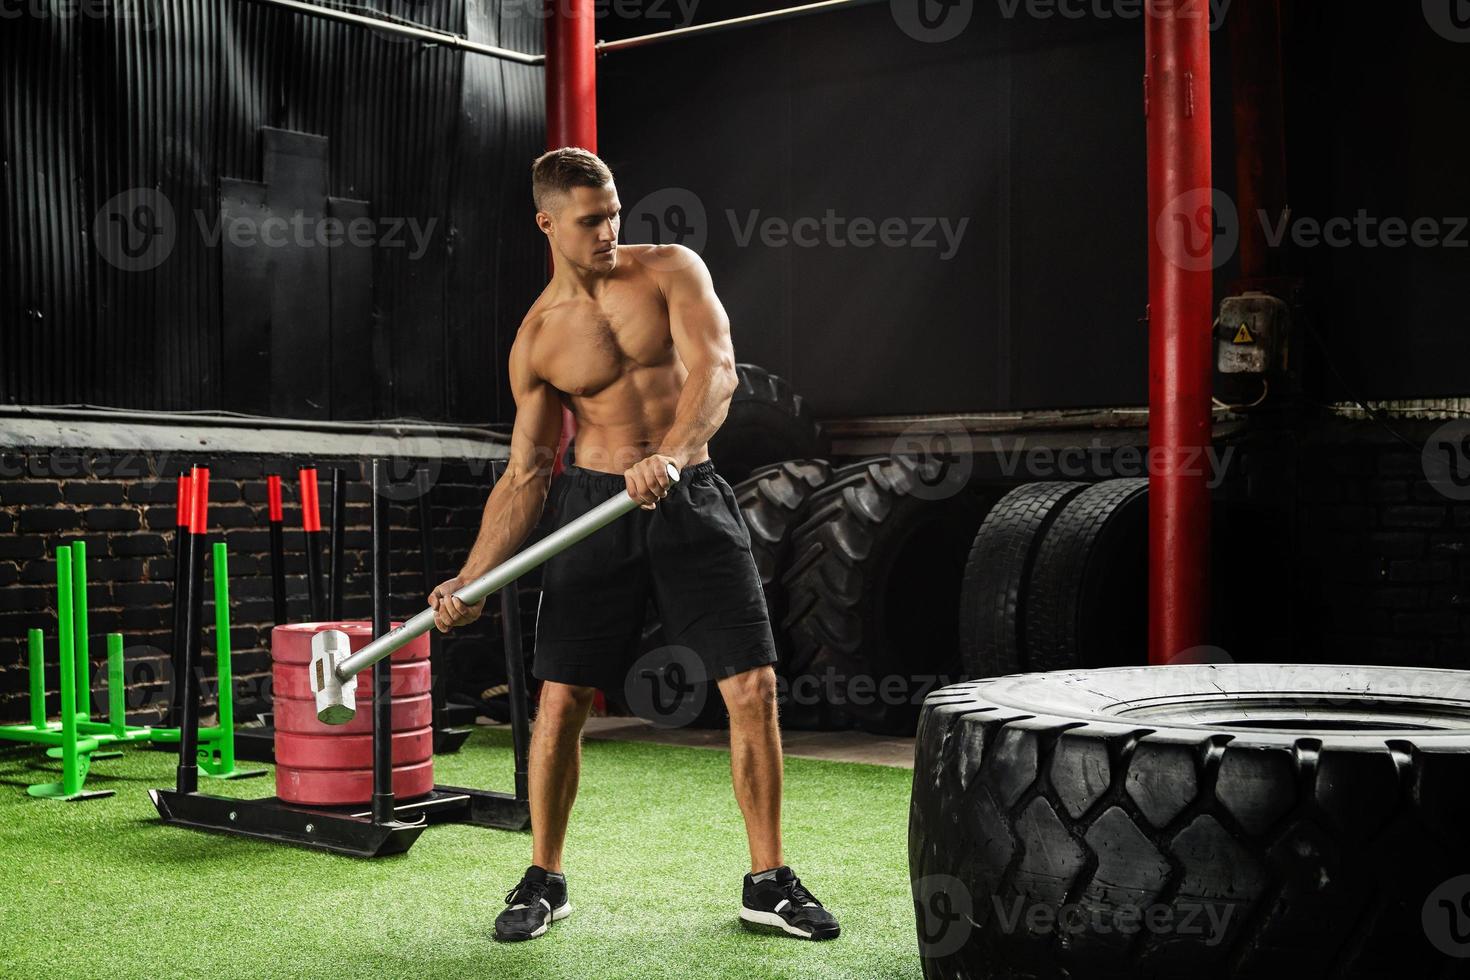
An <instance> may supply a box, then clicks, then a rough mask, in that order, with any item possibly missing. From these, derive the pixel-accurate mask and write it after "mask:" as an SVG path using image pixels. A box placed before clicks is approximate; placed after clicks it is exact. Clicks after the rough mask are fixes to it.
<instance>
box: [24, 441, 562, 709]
mask: <svg viewBox="0 0 1470 980" xmlns="http://www.w3.org/2000/svg"><path fill="white" fill-rule="evenodd" d="M196 464H197V465H208V466H209V467H210V476H211V480H210V511H209V540H210V542H211V543H212V542H214V541H221V540H223V541H224V542H226V544H227V545H228V547H229V563H230V593H231V606H232V608H231V617H232V618H231V644H232V652H233V658H234V659H233V664H234V673H235V679H236V681H235V685H236V695H237V705H239V708H238V709H237V717H239V718H241V719H248V718H249V717H251V712H252V711H253V710H255V709H257V708H258V707H259V706H260V705H259V701H260V698H261V696H262V694H264V693H268V688H266V687H265V686H264V685H263V683H262V682H263V681H265V680H266V679H267V678H268V677H269V675H270V659H269V653H268V641H269V636H270V629H271V626H272V625H273V624H272V615H273V603H272V599H271V580H270V537H269V530H268V528H269V524H268V521H267V513H266V506H267V505H266V484H265V475H266V473H269V472H277V473H280V474H281V475H282V483H283V488H284V496H285V517H286V524H285V527H286V533H285V536H284V537H285V546H286V572H287V579H286V588H287V596H288V601H289V612H290V618H291V619H292V620H293V621H301V620H305V619H307V618H309V615H308V607H307V591H306V575H305V572H306V567H305V561H306V559H305V552H304V538H303V534H302V532H301V529H300V528H301V512H300V507H299V504H298V502H297V499H296V498H297V486H296V482H297V481H296V473H297V470H298V469H299V468H300V467H301V466H302V465H307V464H315V465H316V466H317V467H318V470H319V474H320V497H321V517H322V525H323V528H324V530H325V529H327V528H328V527H329V525H330V520H331V506H332V501H331V479H330V469H331V468H332V467H333V466H340V467H341V468H343V469H344V470H346V472H347V478H348V484H347V493H346V499H347V517H346V533H345V548H346V563H345V567H346V585H345V589H344V613H345V615H346V617H347V618H349V619H367V618H369V616H370V613H371V598H370V588H371V581H370V572H371V565H370V556H369V554H368V550H367V549H368V546H369V543H370V532H369V522H370V520H371V509H370V508H371V505H370V497H371V491H370V489H369V487H368V485H367V484H366V483H365V482H363V476H364V474H365V472H366V465H367V464H366V462H365V461H363V460H359V459H330V458H322V457H316V458H312V459H310V460H307V459H303V458H301V457H288V456H280V457H263V456H243V455H236V456H222V455H219V454H214V455H210V456H208V457H205V456H189V455H180V454H172V453H170V454H157V453H108V452H101V451H79V452H78V451H71V450H55V451H50V452H9V453H5V454H3V455H0V721H18V720H23V719H25V718H26V717H28V712H29V708H28V704H29V693H28V691H29V688H28V681H27V670H26V663H27V653H26V645H25V637H26V630H27V629H28V628H30V627H40V628H41V629H43V630H45V633H46V652H47V656H46V663H47V685H46V686H47V691H48V710H49V712H51V713H52V714H53V715H54V714H55V712H56V710H57V694H56V692H57V688H58V685H59V676H58V673H57V663H56V608H55V601H56V588H55V581H56V566H55V560H54V553H55V549H56V548H57V547H58V546H60V545H62V544H64V543H68V542H72V541H78V540H80V541H85V542H86V543H87V553H88V565H87V569H88V575H89V600H90V601H89V608H90V611H91V629H90V634H91V636H92V644H91V653H92V654H93V665H94V667H93V674H94V677H95V678H96V681H95V683H94V689H95V690H96V692H97V694H96V695H95V696H94V705H95V707H94V712H93V713H94V716H95V715H97V714H99V713H100V712H101V711H104V710H105V700H104V698H105V695H104V694H103V693H102V688H103V684H104V680H105V677H106V666H105V665H106V659H105V652H106V648H105V645H104V641H103V635H104V634H106V633H108V632H121V633H122V634H123V636H124V643H125V648H126V653H125V660H126V663H127V665H128V670H127V674H128V678H129V695H128V703H129V709H130V714H131V715H132V717H133V718H135V719H137V720H139V721H142V722H146V721H150V720H156V718H157V717H158V715H159V714H160V712H161V710H162V705H163V704H164V703H165V697H164V695H163V693H162V692H163V691H164V690H165V689H166V684H167V682H168V679H169V678H168V675H169V674H170V673H171V672H170V671H169V670H168V664H167V661H168V651H169V650H170V649H171V647H172V640H171V629H172V615H173V614H172V601H173V557H172V556H173V535H174V525H175V513H174V501H175V495H176V487H177V476H178V474H179V473H180V472H186V471H187V470H188V469H189V468H190V467H192V466H194V465H196ZM403 469H404V471H405V475H406V472H407V469H408V467H407V466H404V467H403ZM430 472H431V475H432V476H433V482H432V486H431V488H430V490H429V502H430V516H431V520H432V524H433V532H432V541H433V548H434V551H435V552H436V555H435V558H436V569H437V571H438V572H439V573H440V574H441V576H447V575H448V574H450V573H452V572H454V571H457V570H458V568H459V564H460V562H462V561H463V560H464V557H465V554H466V552H467V551H468V549H469V546H470V544H471V543H472V541H473V537H474V534H475V530H476V529H477V528H478V527H479V523H480V514H481V510H482V508H483V507H484V503H485V499H486V496H487V495H488V493H489V490H490V486H491V479H492V477H491V470H490V463H489V462H488V461H483V460H473V461H468V462H467V461H462V460H456V461H452V462H451V461H444V462H442V463H441V462H435V463H433V464H431V466H430ZM392 496H393V499H392V501H391V503H390V506H389V508H388V511H389V515H390V520H391V524H392V535H391V538H390V543H391V545H392V556H391V570H392V594H393V602H392V614H393V616H394V617H395V618H403V617H406V616H409V615H412V614H414V613H416V612H418V611H419V610H420V609H421V608H423V604H424V590H423V565H422V557H421V549H420V533H419V524H418V521H419V517H418V503H417V500H416V499H415V494H414V491H413V489H412V486H411V485H399V486H396V491H395V493H394V494H393V495H392ZM323 537H324V539H325V535H324V536H323ZM327 565H328V562H327V555H326V546H325V540H324V541H323V547H322V570H323V577H324V578H325V572H326V569H327ZM208 568H209V565H208V563H207V562H206V582H205V589H206V592H205V596H206V600H205V610H204V619H205V621H206V624H207V626H208V628H207V629H206V631H205V635H204V639H203V649H204V650H205V653H206V657H205V662H204V670H205V673H206V674H207V676H208V678H209V679H208V680H207V681H206V685H205V686H206V690H212V687H213V676H214V658H213V651H214V630H213V621H214V620H213V612H212V595H213V593H212V590H211V586H210V585H209V571H208ZM535 586H536V579H535V577H534V576H531V577H528V578H527V579H525V580H523V582H522V601H521V608H522V626H523V630H524V631H525V633H526V644H525V648H526V650H529V649H530V645H531V637H530V633H531V630H532V627H533V625H534V622H535V620H534V613H535V608H536V601H537V594H536V587H535ZM443 650H444V653H445V656H444V657H443V658H442V661H443V663H445V664H446V665H447V666H446V669H445V670H444V671H442V672H441V673H442V674H443V675H444V676H442V677H440V678H437V679H436V682H438V683H444V684H446V685H447V686H448V689H449V690H451V691H468V692H472V693H478V692H479V691H481V690H483V689H484V688H485V687H487V686H489V685H491V684H494V683H498V682H501V681H503V679H504V673H505V672H504V654H503V650H502V644H501V638H500V621H499V613H498V604H497V602H496V601H494V600H493V599H492V601H491V602H490V603H489V604H488V605H487V614H486V615H485V616H484V617H483V618H482V619H481V621H480V622H478V623H476V624H475V626H474V627H472V628H470V629H468V630H466V631H464V633H463V635H460V634H454V635H452V636H450V637H448V638H446V639H445V640H444V641H443ZM207 700H208V701H211V702H212V700H213V699H212V698H209V699H207Z"/></svg>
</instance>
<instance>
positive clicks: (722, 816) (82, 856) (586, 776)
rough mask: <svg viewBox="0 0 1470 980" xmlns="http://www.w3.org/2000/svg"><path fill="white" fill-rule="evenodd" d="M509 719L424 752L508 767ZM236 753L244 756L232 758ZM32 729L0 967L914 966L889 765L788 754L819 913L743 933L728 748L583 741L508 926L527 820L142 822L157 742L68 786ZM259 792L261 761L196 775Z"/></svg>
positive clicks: (795, 846) (664, 970) (213, 972)
mask: <svg viewBox="0 0 1470 980" xmlns="http://www.w3.org/2000/svg"><path fill="white" fill-rule="evenodd" d="M509 746H510V736H509V733H508V732H507V731H505V730H503V729H483V728H482V729H478V730H476V732H475V733H474V735H473V736H472V737H471V738H470V741H469V742H468V743H467V744H466V746H465V748H464V749H463V750H461V751H460V752H459V753H458V754H456V755H449V756H439V757H437V759H436V760H435V767H436V778H437V780H438V781H439V782H442V783H446V784H450V785H461V786H478V787H483V788H487V789H496V790H502V791H505V790H510V789H511V788H512V786H513V779H512V773H511V770H512V760H511V753H510V747H509ZM244 765H247V766H248V765H252V764H250V763H245V764H244ZM58 766H59V763H57V762H54V761H52V760H48V759H46V758H45V757H44V756H43V755H42V753H41V750H40V749H38V748H14V749H12V748H3V749H0V937H3V939H0V974H3V975H4V976H7V977H69V978H83V977H85V978H91V977H140V978H142V977H146V978H157V977H178V976H184V977H193V976H204V977H250V978H266V977H382V978H392V977H401V978H405V980H408V978H421V977H473V978H521V977H525V978H532V977H537V978H541V977H545V978H555V977H576V978H601V977H637V978H659V977H668V978H680V980H682V978H686V977H716V978H718V977H731V978H735V977H738V978H741V980H747V978H750V980H757V978H759V980H763V978H778V977H793V978H795V977H803V978H807V977H810V978H827V977H833V978H835V977H861V978H889V977H918V976H919V975H920V970H919V957H918V952H917V947H916V939H915V934H914V924H913V908H912V903H911V899H910V897H909V890H908V889H909V886H908V873H907V854H906V839H907V820H908V797H909V789H910V783H911V779H912V775H911V773H910V772H909V771H908V770H903V769H894V768H888V767H882V766H871V765H859V764H848V763H834V762H819V761H812V760H805V759H788V760H787V762H786V791H785V807H784V812H785V834H786V840H785V845H786V860H787V862H788V863H789V864H791V865H792V867H794V868H795V869H796V872H797V874H799V875H800V876H801V877H802V880H803V883H805V884H806V885H807V886H808V887H809V888H811V890H812V891H813V892H815V893H816V895H817V896H818V897H819V898H821V899H822V901H823V903H824V904H826V905H827V907H828V908H830V909H831V910H832V911H833V912H834V913H835V914H836V915H837V916H838V917H839V919H840V921H841V923H842V929H843V932H842V935H841V936H840V937H839V938H838V939H836V940H833V941H830V942H824V943H811V942H805V941H802V940H797V939H791V938H786V937H782V936H770V935H763V934H757V933H751V932H747V931H745V930H744V929H742V928H741V926H740V924H739V922H738V920H737V916H736V912H737V909H738V908H739V903H740V881H741V876H742V875H744V874H745V872H746V871H748V870H749V864H748V861H749V858H748V851H747V849H746V843H745V830H744V823H743V822H742V820H741V818H740V811H739V808H738V807H737V806H736V804H735V799H734V796H733V794H732V792H731V788H730V756H729V754H728V753H727V752H719V751H711V750H708V749H691V748H677V747H671V746H663V745H651V744H645V743H633V742H604V741H587V742H586V743H585V744H584V749H583V769H582V784H581V790H580V792H579V795H578V799H577V805H576V809H575V810H574V811H573V813H572V825H571V833H570V839H569V841H568V844H567V854H566V871H567V880H568V887H569V890H570V897H571V901H572V907H573V913H572V916H571V917H570V918H569V919H566V920H564V921H562V922H558V923H557V924H556V925H555V926H554V927H553V928H552V930H551V932H550V933H549V934H548V935H546V936H543V937H542V938H540V939H537V940H534V941H532V942H529V943H520V944H514V945H512V944H499V943H496V942H495V941H494V940H493V939H492V938H491V924H492V922H493V921H494V919H495V916H496V914H497V913H498V912H499V911H500V909H501V908H502V906H503V899H504V896H505V893H506V892H507V891H508V890H509V889H510V888H511V887H512V886H513V885H514V884H515V883H516V881H517V880H518V879H519V877H520V875H521V873H522V872H523V871H524V870H525V867H526V865H528V864H529V863H530V835H529V834H528V833H519V834H517V833H509V832H505V831H497V830H486V829H483V828H478V827H469V826H458V825H452V824H444V825H439V826H435V827H431V828H430V829H429V830H427V831H426V832H425V833H424V835H423V836H422V837H420V838H419V840H418V842H417V843H416V844H415V845H414V847H413V849H412V850H411V851H409V853H407V854H404V855H399V856H396V857H389V858H379V859H376V860H363V859H357V858H348V857H338V856H336V855H331V854H324V853H319V852H316V851H311V850H306V849H302V848H295V847H285V846H280V845H273V844H268V843H264V842H257V841H252V840H245V839H241V838H233V837H227V836H221V835H216V834H204V833H199V832H196V831H191V830H184V829H181V828H175V827H165V826H163V825H162V824H160V822H159V820H158V816H157V813H156V812H155V811H154V809H153V806H152V804H151V803H149V801H148V797H147V794H146V792H145V790H146V789H148V788H149V787H153V786H166V785H169V784H170V783H171V782H172V779H173V766H174V757H172V756H170V755H167V754H165V753H162V752H154V751H149V750H146V749H140V748H131V749H128V750H127V752H126V755H125V756H124V757H123V758H118V759H105V760H99V761H98V762H96V763H95V765H94V766H93V770H92V774H91V776H90V777H89V778H88V780H87V788H88V789H111V790H115V791H116V792H117V795H116V796H113V797H109V798H106V799H95V800H87V801H85V802H79V803H58V802H53V801H50V800H37V799H32V798H30V797H28V796H27V795H26V793H25V786H26V785H27V784H30V783H33V782H42V781H49V780H52V779H56V778H59V776H57V775H54V774H55V773H56V772H57V771H58ZM201 783H204V784H205V785H204V786H203V787H202V788H203V790H204V791H205V792H209V793H215V794H217V795H224V796H238V797H246V798H250V797H261V796H270V795H272V794H273V792H274V787H273V782H272V780H271V778H270V777H266V778H262V779H249V780H239V781H225V782H222V781H219V780H207V779H203V778H201Z"/></svg>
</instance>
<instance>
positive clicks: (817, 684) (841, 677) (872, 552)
mask: <svg viewBox="0 0 1470 980" xmlns="http://www.w3.org/2000/svg"><path fill="white" fill-rule="evenodd" d="M967 476H968V467H957V466H956V465H955V464H954V461H953V460H949V459H945V458H942V457H938V456H922V457H911V456H903V455H900V456H884V457H879V458H875V459H868V460H864V461H862V462H858V463H854V464H852V465H850V466H844V467H841V468H839V469H836V470H835V471H833V473H832V476H831V479H830V480H829V481H828V482H827V483H826V485H825V486H823V487H822V488H821V489H820V490H818V491H817V492H816V493H815V494H813V495H812V497H811V499H810V501H809V502H808V503H807V517H806V520H805V521H804V522H803V523H802V524H801V525H800V526H799V527H797V528H796V529H795V530H794V531H793V532H792V541H791V554H790V559H789V564H788V566H787V568H786V570H785V572H784V573H783V575H782V578H781V586H782V589H783V590H784V596H783V600H782V601H783V606H784V608H785V615H784V616H783V618H782V620H781V627H782V630H783V632H784V633H785V640H786V643H787V646H788V651H789V654H790V660H789V663H788V664H786V665H785V667H784V673H785V675H786V676H787V677H789V678H791V679H792V683H791V687H790V690H789V692H788V703H787V705H786V706H785V707H784V709H783V717H784V718H787V719H790V720H791V724H792V727H801V726H802V725H811V726H813V727H824V728H834V727H854V726H855V727H860V728H863V729H864V730H866V731H869V732H873V733H875V734H912V733H913V731H914V726H915V724H916V721H917V718H918V714H919V705H920V703H921V702H922V700H923V696H924V694H926V693H928V691H930V690H932V689H934V688H935V687H938V686H942V685H943V684H945V683H949V682H951V681H953V680H956V679H958V678H959V677H960V676H961V669H962V668H961V664H960V658H959V652H958V636H957V633H958V625H957V624H958V617H959V609H958V599H959V585H960V580H961V576H962V572H963V568H964V564H965V557H966V554H967V552H968V550H969V546H970V543H971V542H972V541H973V539H974V536H975V531H976V528H977V527H978V526H979V525H980V522H981V519H982V518H983V517H984V512H985V508H984V505H983V503H982V500H981V497H980V496H979V495H978V494H976V493H974V492H973V491H971V490H970V488H969V487H968V485H967V484H966V480H965V477H967Z"/></svg>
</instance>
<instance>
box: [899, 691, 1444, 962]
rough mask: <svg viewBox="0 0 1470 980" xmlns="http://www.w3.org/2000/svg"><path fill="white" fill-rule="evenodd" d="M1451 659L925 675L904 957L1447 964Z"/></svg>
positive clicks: (928, 959) (911, 820)
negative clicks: (928, 679)
mask: <svg viewBox="0 0 1470 980" xmlns="http://www.w3.org/2000/svg"><path fill="white" fill-rule="evenodd" d="M1467 826H1470V674H1467V673H1466V672H1464V671H1456V670H1435V669H1416V668H1394V667H1348V666H1328V665H1297V666H1293V665H1266V664H1226V665H1188V666H1169V667H1121V668H1113V669H1107V670H1078V671H1060V672H1052V673H1039V674H1025V675H1014V676H1010V677H1001V678H991V679H987V680H982V681H976V682H971V683H966V684H960V685H956V686H953V687H950V688H947V689H944V690H942V691H938V692H935V693H934V694H932V695H931V696H930V697H929V698H928V700H927V701H926V703H925V706H924V712H923V716H922V719H921V722H920V727H919V733H918V739H917V745H916V752H915V769H914V789H913V798H912V805H911V807H910V814H909V868H910V874H911V881H912V884H913V895H914V903H915V914H916V926H917V929H918V936H919V951H920V954H921V958H922V965H923V972H924V976H925V977H927V978H929V980H938V978H982V977H984V978H995V980H1039V978H1053V977H1056V978H1060V977H1066V978H1069V980H1123V978H1127V980H1136V978H1170V980H1172V978H1178V977H1188V978H1191V980H1210V978H1220V977H1287V976H1290V977H1313V978H1315V977H1450V976H1464V975H1465V972H1466V971H1465V964H1466V960H1465V959H1463V958H1454V957H1465V956H1466V955H1467V954H1470V834H1467V833H1466V832H1465V828H1466V827H1467Z"/></svg>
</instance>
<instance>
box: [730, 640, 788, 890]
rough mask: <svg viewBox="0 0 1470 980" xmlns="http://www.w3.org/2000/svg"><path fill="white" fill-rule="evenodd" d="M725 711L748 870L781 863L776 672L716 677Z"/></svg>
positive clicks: (765, 669) (762, 669)
mask: <svg viewBox="0 0 1470 980" xmlns="http://www.w3.org/2000/svg"><path fill="white" fill-rule="evenodd" d="M720 694H721V695H722V696H723V697H724V699H725V707H726V708H727V709H729V712H730V775H731V778H732V781H733V782H734V785H735V799H736V801H737V802H738V803H739V804H740V812H741V813H742V814H744V816H745V835H746V837H747V838H748V839H749V841H750V870H751V873H752V874H754V873H756V872H759V871H765V870H767V869H768V868H776V867H780V866H781V865H783V864H785V863H786V859H785V858H784V857H783V856H782V853H781V730H780V728H779V727H778V725H777V723H776V672H775V670H773V669H772V668H771V667H770V666H769V665H768V666H764V667H756V668H755V669H753V670H747V671H744V672H743V673H739V674H735V675H734V676H732V677H726V678H724V679H723V680H721V681H720Z"/></svg>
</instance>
